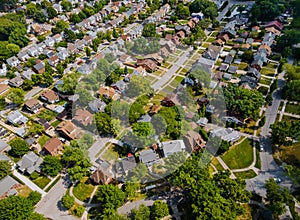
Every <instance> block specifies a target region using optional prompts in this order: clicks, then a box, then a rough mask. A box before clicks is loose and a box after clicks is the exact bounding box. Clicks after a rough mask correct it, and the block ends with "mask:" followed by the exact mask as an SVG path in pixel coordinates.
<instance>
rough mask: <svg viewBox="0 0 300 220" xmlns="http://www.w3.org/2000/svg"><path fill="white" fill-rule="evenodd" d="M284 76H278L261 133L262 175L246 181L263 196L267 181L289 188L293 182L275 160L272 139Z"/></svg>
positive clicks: (251, 188)
mask: <svg viewBox="0 0 300 220" xmlns="http://www.w3.org/2000/svg"><path fill="white" fill-rule="evenodd" d="M284 74H285V72H284V71H283V72H282V73H280V74H279V75H278V89H277V90H276V91H275V92H274V93H273V102H272V105H271V106H268V108H267V109H266V112H265V115H266V123H265V125H264V126H263V127H262V128H261V132H260V144H261V145H263V147H264V152H261V153H260V160H261V173H260V175H258V176H256V177H255V178H253V179H250V180H246V183H247V189H248V190H250V191H254V192H255V193H257V194H259V195H261V196H266V190H265V188H264V187H263V186H264V183H265V181H266V180H267V179H269V178H274V177H276V178H280V179H281V181H282V182H281V184H280V185H281V186H285V187H288V188H289V187H291V185H292V182H291V180H289V179H288V178H287V176H286V174H285V172H284V170H283V167H280V166H278V165H277V163H276V162H275V160H274V158H273V155H272V144H271V139H270V137H271V134H270V126H271V125H272V124H274V122H275V120H276V116H277V112H278V109H279V106H280V101H281V89H282V88H283V86H284V85H285V79H284Z"/></svg>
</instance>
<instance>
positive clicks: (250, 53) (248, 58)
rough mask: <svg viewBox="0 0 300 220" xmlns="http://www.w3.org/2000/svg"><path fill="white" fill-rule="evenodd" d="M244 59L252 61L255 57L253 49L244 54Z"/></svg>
mask: <svg viewBox="0 0 300 220" xmlns="http://www.w3.org/2000/svg"><path fill="white" fill-rule="evenodd" d="M242 59H244V60H245V61H248V62H250V61H251V60H252V59H253V51H252V50H247V51H245V52H244V53H243V55H242Z"/></svg>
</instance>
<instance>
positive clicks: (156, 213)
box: [151, 200, 169, 220]
mask: <svg viewBox="0 0 300 220" xmlns="http://www.w3.org/2000/svg"><path fill="white" fill-rule="evenodd" d="M168 215H169V208H168V205H167V203H165V202H163V201H161V200H155V201H154V203H153V205H152V207H151V219H153V220H160V219H162V218H163V217H166V216H168Z"/></svg>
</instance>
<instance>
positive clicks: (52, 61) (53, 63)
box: [48, 55, 59, 67]
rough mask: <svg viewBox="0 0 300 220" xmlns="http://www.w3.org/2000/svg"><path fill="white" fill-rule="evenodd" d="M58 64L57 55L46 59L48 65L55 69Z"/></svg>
mask: <svg viewBox="0 0 300 220" xmlns="http://www.w3.org/2000/svg"><path fill="white" fill-rule="evenodd" d="M58 62H59V58H58V56H57V55H54V56H52V57H50V58H49V59H48V63H49V65H50V66H53V67H56V65H57V64H58Z"/></svg>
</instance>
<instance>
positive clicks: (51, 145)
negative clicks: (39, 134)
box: [43, 137, 64, 156]
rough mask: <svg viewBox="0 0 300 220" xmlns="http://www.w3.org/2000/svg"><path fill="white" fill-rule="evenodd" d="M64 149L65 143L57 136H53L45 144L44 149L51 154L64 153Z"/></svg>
mask: <svg viewBox="0 0 300 220" xmlns="http://www.w3.org/2000/svg"><path fill="white" fill-rule="evenodd" d="M63 149H64V148H63V143H62V142H61V141H60V140H59V139H58V138H57V137H55V138H51V139H50V140H49V141H47V142H46V144H45V145H44V146H43V150H44V151H45V152H46V153H47V154H50V155H51V156H57V155H59V154H62V151H63Z"/></svg>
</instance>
